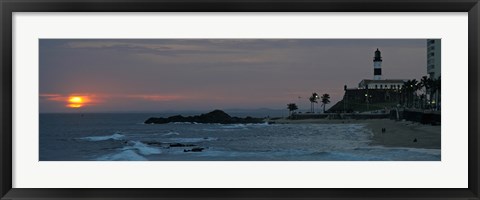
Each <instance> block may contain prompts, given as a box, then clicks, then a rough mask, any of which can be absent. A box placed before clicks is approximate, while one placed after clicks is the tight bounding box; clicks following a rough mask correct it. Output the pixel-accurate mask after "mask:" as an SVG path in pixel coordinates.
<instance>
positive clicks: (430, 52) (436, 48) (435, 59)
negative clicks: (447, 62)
mask: <svg viewBox="0 0 480 200" xmlns="http://www.w3.org/2000/svg"><path fill="white" fill-rule="evenodd" d="M441 45H442V41H441V40H440V39H428V40H427V73H428V75H429V77H430V78H431V79H438V77H440V70H441V68H442V62H441V55H442V54H441V52H442V51H441V50H442V48H441Z"/></svg>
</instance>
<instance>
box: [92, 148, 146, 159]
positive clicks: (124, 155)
mask: <svg viewBox="0 0 480 200" xmlns="http://www.w3.org/2000/svg"><path fill="white" fill-rule="evenodd" d="M97 160H109V161H146V160H147V159H146V158H145V157H143V156H141V155H138V154H137V153H136V152H135V151H133V150H125V151H122V152H120V153H116V154H111V155H105V156H102V157H100V158H97Z"/></svg>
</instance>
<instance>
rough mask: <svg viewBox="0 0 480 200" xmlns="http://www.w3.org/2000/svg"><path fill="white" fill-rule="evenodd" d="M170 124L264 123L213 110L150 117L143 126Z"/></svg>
mask: <svg viewBox="0 0 480 200" xmlns="http://www.w3.org/2000/svg"><path fill="white" fill-rule="evenodd" d="M172 122H190V123H204V124H257V123H264V122H265V121H264V120H263V118H253V117H245V118H240V117H232V116H230V115H228V114H227V113H225V112H224V111H222V110H214V111H212V112H209V113H206V114H201V115H195V116H188V117H184V116H182V115H175V116H170V117H167V118H163V117H150V118H148V119H147V120H146V121H145V124H167V123H172Z"/></svg>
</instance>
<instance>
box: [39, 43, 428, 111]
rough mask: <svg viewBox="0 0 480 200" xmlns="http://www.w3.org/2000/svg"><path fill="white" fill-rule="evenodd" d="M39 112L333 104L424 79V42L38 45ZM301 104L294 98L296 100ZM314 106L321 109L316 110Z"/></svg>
mask: <svg viewBox="0 0 480 200" xmlns="http://www.w3.org/2000/svg"><path fill="white" fill-rule="evenodd" d="M39 44H40V66H39V67H40V88H39V91H40V112H42V113H47V112H78V111H83V112H162V111H192V110H193V111H209V110H212V109H257V108H271V109H286V105H287V104H288V103H297V105H299V108H300V109H301V110H307V109H309V108H310V103H309V101H308V96H310V95H311V93H312V92H317V93H319V94H324V93H328V94H330V96H331V99H330V100H331V102H332V103H331V104H329V105H327V108H328V107H330V106H332V105H334V104H335V103H336V102H337V101H339V100H340V99H341V98H342V96H343V86H344V85H345V84H346V85H347V86H348V87H356V86H357V85H358V83H359V82H360V81H361V80H362V79H372V78H373V56H374V51H375V50H376V49H377V48H378V49H379V50H380V51H381V52H382V57H383V63H382V75H383V78H384V79H413V78H416V79H417V80H418V79H420V78H421V77H422V76H424V75H426V70H427V69H426V40H425V39H418V40H403V39H395V40H390V39H389V40H385V39H379V40H359V39H355V40H353V39H342V40H332V39H300V40H296V39H276V40H273V39H259V40H252V39H212V40H210V39H208V40H207V39H129V40H123V39H114V40H113V39H112V40H111V39H95V40H92V39H88V40H87V39H41V40H40V41H39ZM299 97H300V98H299ZM318 107H319V106H318Z"/></svg>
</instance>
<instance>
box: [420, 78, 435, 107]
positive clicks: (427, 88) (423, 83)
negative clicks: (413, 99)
mask: <svg viewBox="0 0 480 200" xmlns="http://www.w3.org/2000/svg"><path fill="white" fill-rule="evenodd" d="M431 81H432V79H430V78H428V77H427V76H422V80H420V84H421V86H422V87H424V88H425V98H424V102H423V108H425V107H426V104H427V102H429V101H428V99H427V98H426V97H427V96H426V95H427V93H428V92H429V91H430V86H431ZM430 100H431V97H430Z"/></svg>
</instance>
